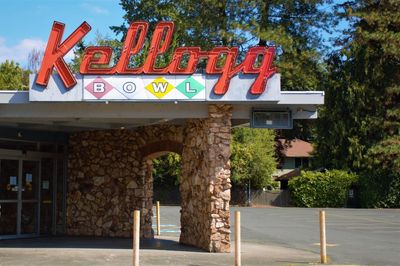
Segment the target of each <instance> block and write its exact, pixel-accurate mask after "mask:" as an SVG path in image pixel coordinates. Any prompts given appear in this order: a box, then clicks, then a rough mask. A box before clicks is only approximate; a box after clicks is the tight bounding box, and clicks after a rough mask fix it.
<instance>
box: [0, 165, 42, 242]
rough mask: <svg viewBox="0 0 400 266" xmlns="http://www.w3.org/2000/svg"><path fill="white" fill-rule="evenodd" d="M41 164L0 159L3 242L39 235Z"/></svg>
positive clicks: (0, 203) (0, 235)
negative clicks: (4, 239) (7, 239)
mask: <svg viewBox="0 0 400 266" xmlns="http://www.w3.org/2000/svg"><path fill="white" fill-rule="evenodd" d="M39 172H40V164H39V161H34V160H12V159H1V160H0V239H2V238H15V237H19V236H25V235H27V236H31V235H37V234H38V230H39V227H38V224H39V197H38V196H39Z"/></svg>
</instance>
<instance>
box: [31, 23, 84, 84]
mask: <svg viewBox="0 0 400 266" xmlns="http://www.w3.org/2000/svg"><path fill="white" fill-rule="evenodd" d="M64 28H65V25H64V24H63V23H60V22H57V21H55V22H54V24H53V28H52V29H51V33H50V37H49V41H48V42H47V47H46V50H45V52H44V57H43V61H42V66H41V67H40V70H39V73H38V76H37V79H36V83H37V84H39V85H42V86H47V83H48V82H49V78H50V75H51V72H53V67H54V66H55V67H56V68H57V71H58V74H59V75H60V77H61V80H62V81H63V82H64V84H65V86H66V87H67V88H71V87H73V86H74V85H75V84H76V79H75V77H74V76H73V75H72V73H71V70H70V69H69V68H68V66H67V64H66V63H65V61H64V59H63V57H64V56H65V55H66V54H67V53H68V52H69V51H70V50H71V49H72V48H73V47H74V46H75V44H76V43H77V42H79V41H80V40H81V39H82V38H83V37H84V36H85V35H86V34H87V33H88V32H89V31H90V30H91V27H90V25H89V24H88V23H87V22H83V23H82V24H81V25H80V26H79V27H78V28H77V29H76V30H75V31H74V32H73V33H72V34H71V35H70V36H68V38H67V39H66V40H65V41H64V42H63V43H61V38H62V35H63V33H64Z"/></svg>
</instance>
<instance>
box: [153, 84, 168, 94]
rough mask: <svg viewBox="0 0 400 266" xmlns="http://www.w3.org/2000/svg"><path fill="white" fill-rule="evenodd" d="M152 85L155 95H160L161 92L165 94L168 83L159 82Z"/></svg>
mask: <svg viewBox="0 0 400 266" xmlns="http://www.w3.org/2000/svg"><path fill="white" fill-rule="evenodd" d="M152 85H153V90H154V93H158V92H160V91H161V92H162V93H164V92H165V91H166V90H167V87H168V82H157V83H155V82H153V83H152Z"/></svg>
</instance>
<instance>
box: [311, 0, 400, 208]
mask: <svg viewBox="0 0 400 266" xmlns="http://www.w3.org/2000/svg"><path fill="white" fill-rule="evenodd" d="M340 9H341V10H344V12H343V15H345V16H346V18H347V19H348V21H349V22H350V23H351V25H352V28H353V30H352V31H351V32H350V34H349V35H348V36H347V38H344V39H342V41H343V45H344V46H343V50H342V51H341V53H340V54H336V55H334V56H332V58H331V60H330V64H329V66H330V68H329V69H330V77H329V83H328V84H327V91H326V104H325V107H324V109H323V111H322V113H321V119H320V123H319V126H318V143H317V155H318V157H319V159H320V162H321V163H322V164H323V165H324V166H326V167H330V168H345V169H349V170H352V171H357V172H359V173H360V174H361V176H362V178H361V181H360V182H361V189H362V200H363V203H364V205H365V206H379V207H399V206H400V159H399V158H400V136H399V135H400V50H399V47H400V32H399V31H400V2H399V1H397V0H381V1H379V0H362V1H348V2H346V3H344V4H343V5H341V6H340Z"/></svg>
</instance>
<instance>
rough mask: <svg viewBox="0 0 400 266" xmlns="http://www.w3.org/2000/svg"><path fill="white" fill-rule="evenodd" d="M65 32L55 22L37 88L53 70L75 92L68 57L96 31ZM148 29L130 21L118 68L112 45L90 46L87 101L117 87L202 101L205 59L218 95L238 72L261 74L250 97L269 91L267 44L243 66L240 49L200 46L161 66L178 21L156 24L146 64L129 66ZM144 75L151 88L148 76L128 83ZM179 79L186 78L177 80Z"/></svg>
mask: <svg viewBox="0 0 400 266" xmlns="http://www.w3.org/2000/svg"><path fill="white" fill-rule="evenodd" d="M64 28H65V25H64V24H63V23H60V22H54V24H53V27H52V30H51V32H50V37H49V40H48V42H47V46H46V50H45V53H44V57H43V61H42V65H41V67H40V70H39V72H38V75H37V78H36V81H35V82H36V84H37V85H41V86H47V85H48V82H49V79H50V76H51V73H52V72H53V68H54V67H55V68H56V69H57V72H58V74H59V75H60V78H61V80H62V83H63V85H64V86H65V87H66V88H68V89H69V88H72V87H74V86H75V85H76V84H77V81H76V78H75V76H74V75H73V74H72V72H71V69H70V68H69V67H68V65H67V64H66V62H65V61H64V59H63V57H64V56H65V55H66V54H67V53H68V52H69V51H70V50H71V49H72V48H73V47H74V46H75V45H76V44H77V43H78V42H79V41H80V40H81V39H82V38H83V37H84V36H85V35H86V34H87V33H88V32H89V31H90V30H91V27H90V25H89V24H88V23H87V22H84V23H82V24H81V25H80V26H79V27H78V28H77V29H76V30H75V31H74V32H73V33H72V34H71V35H69V36H68V37H67V38H66V39H65V40H64V41H63V42H62V37H63V32H64ZM148 29H149V24H148V23H147V22H143V21H138V22H132V23H131V25H130V27H129V29H128V31H127V34H126V38H125V41H124V44H123V49H122V52H121V56H120V58H119V60H118V62H117V63H116V64H115V65H114V66H110V63H111V60H112V53H113V49H112V48H111V47H108V46H90V47H88V48H87V49H86V50H85V53H84V55H83V59H82V63H81V65H80V74H82V75H83V77H84V80H85V79H86V76H90V77H91V78H90V79H88V81H87V82H88V83H87V82H86V81H85V82H84V83H85V84H84V88H85V93H86V92H87V93H89V94H88V97H89V95H92V96H93V97H95V98H97V99H100V98H103V97H105V96H106V95H107V94H109V93H110V92H111V91H113V89H112V88H115V89H116V90H115V91H114V93H121V94H122V95H124V97H125V96H126V95H133V94H137V96H140V95H142V94H143V90H142V88H145V89H146V90H147V91H149V92H150V94H152V95H153V96H155V97H157V98H159V97H162V98H164V97H167V95H168V94H169V93H170V92H171V91H176V93H178V92H180V93H181V94H182V97H187V98H193V97H196V96H197V97H200V96H198V95H199V94H201V89H200V87H201V86H203V88H204V80H201V79H199V78H198V77H196V74H194V73H195V71H196V68H197V65H198V62H199V61H200V60H202V59H206V60H207V65H206V69H205V72H206V74H208V75H218V76H219V78H218V80H217V81H216V82H215V85H214V87H213V93H214V94H215V95H224V94H225V93H226V92H227V91H228V89H229V84H230V81H231V79H232V78H233V77H234V76H236V75H238V74H239V73H243V74H251V75H253V76H254V75H255V76H256V78H255V80H254V82H253V83H252V84H251V86H250V88H249V93H250V94H253V95H260V94H262V93H263V92H264V91H265V89H266V84H267V81H268V79H269V78H270V77H271V76H272V75H273V74H274V73H275V72H276V68H274V67H272V62H273V58H274V55H275V48H274V47H263V46H255V47H251V48H249V50H248V51H247V54H246V56H245V58H244V60H243V61H242V62H241V63H240V64H236V59H237V56H238V48H237V47H231V48H229V47H215V48H213V49H212V50H210V51H203V50H201V48H200V47H178V48H176V49H175V51H174V53H173V56H172V60H171V62H170V63H169V64H168V65H167V66H165V67H162V68H157V67H156V60H157V57H158V56H160V55H162V54H164V53H165V52H166V51H167V50H168V49H169V47H170V45H171V41H172V38H173V32H174V23H173V22H159V23H158V24H157V25H156V27H155V30H154V32H153V35H152V39H151V41H150V47H149V50H148V54H147V57H146V59H145V61H144V63H143V65H142V66H139V67H133V68H132V67H130V66H129V62H130V59H131V58H132V57H133V56H135V55H138V54H139V53H140V52H141V51H142V50H143V47H144V43H145V39H146V36H147V32H148ZM221 57H224V59H225V60H224V63H223V65H222V66H220V61H221V60H220V59H221ZM183 62H185V64H184V65H182V63H183ZM139 75H140V76H141V77H142V78H143V76H147V75H148V76H151V77H150V79H151V81H150V82H149V83H148V84H142V83H143V82H144V83H146V82H148V81H149V78H144V79H145V81H142V83H141V84H139V83H137V82H135V81H132V80H129V79H132V78H133V79H135V77H137V76H139ZM100 76H101V77H102V78H103V79H104V78H105V77H113V78H115V81H116V80H118V82H119V83H118V86H116V85H113V84H111V80H108V78H107V81H106V82H104V81H99V80H97V81H96V80H95V79H96V78H97V77H99V78H100ZM179 76H182V78H177V77H179ZM93 77H94V78H93ZM119 77H124V78H123V79H124V80H123V81H121V80H120V79H119ZM127 77H129V78H127ZM187 79H188V80H187ZM191 79H192V80H191ZM89 80H90V81H89ZM184 80H187V81H184ZM180 81H182V82H180ZM196 82H197V83H199V84H200V85H198V84H197V83H196ZM178 83H179V84H178ZM89 84H90V85H89ZM139 88H141V89H139ZM94 95H96V96H94ZM98 97H100V98H98ZM143 97H144V96H143ZM149 97H150V96H149Z"/></svg>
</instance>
